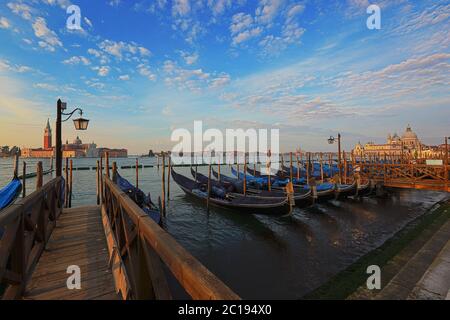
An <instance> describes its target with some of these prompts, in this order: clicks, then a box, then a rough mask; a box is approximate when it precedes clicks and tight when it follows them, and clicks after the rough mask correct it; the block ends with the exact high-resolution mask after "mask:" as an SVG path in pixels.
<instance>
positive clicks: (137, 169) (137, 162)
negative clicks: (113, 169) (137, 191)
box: [136, 158, 139, 188]
mask: <svg viewBox="0 0 450 320" xmlns="http://www.w3.org/2000/svg"><path fill="white" fill-rule="evenodd" d="M136 188H139V160H138V158H136Z"/></svg>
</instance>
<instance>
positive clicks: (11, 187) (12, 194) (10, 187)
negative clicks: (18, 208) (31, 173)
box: [0, 178, 22, 210]
mask: <svg viewBox="0 0 450 320" xmlns="http://www.w3.org/2000/svg"><path fill="white" fill-rule="evenodd" d="M21 191H22V183H21V182H20V180H19V179H17V178H14V179H13V180H12V181H11V182H10V183H8V184H7V185H6V186H5V187H4V188H3V189H1V190H0V210H2V209H4V208H6V207H7V206H9V205H10V204H11V203H12V202H13V201H14V200H15V199H16V198H17V196H18V195H19V194H20V192H21Z"/></svg>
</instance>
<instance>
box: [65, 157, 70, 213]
mask: <svg viewBox="0 0 450 320" xmlns="http://www.w3.org/2000/svg"><path fill="white" fill-rule="evenodd" d="M65 170H66V172H65V177H66V179H65V180H66V181H65V184H66V186H65V188H66V193H65V195H64V203H65V205H64V207H65V208H68V207H69V192H70V191H69V158H66V169H65Z"/></svg>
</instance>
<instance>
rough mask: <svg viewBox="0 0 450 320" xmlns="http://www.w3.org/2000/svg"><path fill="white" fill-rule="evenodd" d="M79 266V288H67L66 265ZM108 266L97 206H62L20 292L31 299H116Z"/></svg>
mask: <svg viewBox="0 0 450 320" xmlns="http://www.w3.org/2000/svg"><path fill="white" fill-rule="evenodd" d="M71 265H76V266H79V267H80V270H81V289H80V290H74V289H72V290H70V289H68V287H67V284H66V281H67V278H68V277H69V276H70V274H68V273H67V267H68V266H71ZM118 298H119V296H118V295H117V294H116V292H115V286H114V277H113V274H112V272H111V270H110V268H109V255H108V247H107V243H106V239H105V235H104V232H103V224H102V217H101V211H100V207H99V206H85V207H77V208H73V209H64V210H63V212H62V214H61V216H60V218H59V219H58V222H57V225H56V228H55V230H54V231H53V234H52V236H51V237H50V240H49V242H48V244H47V247H46V250H45V251H44V253H43V254H42V256H41V258H40V259H39V262H38V264H37V266H36V269H35V271H34V272H33V275H32V278H31V280H30V281H29V283H28V285H27V287H26V289H25V294H24V299H32V300H54V299H63V300H96V299H107V300H111V299H118Z"/></svg>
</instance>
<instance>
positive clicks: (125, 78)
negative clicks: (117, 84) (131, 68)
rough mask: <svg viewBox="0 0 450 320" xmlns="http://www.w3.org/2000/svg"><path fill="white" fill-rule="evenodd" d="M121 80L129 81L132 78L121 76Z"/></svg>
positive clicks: (125, 75)
mask: <svg viewBox="0 0 450 320" xmlns="http://www.w3.org/2000/svg"><path fill="white" fill-rule="evenodd" d="M119 80H122V81H128V80H130V76H129V75H127V74H124V75H121V76H119Z"/></svg>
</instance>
